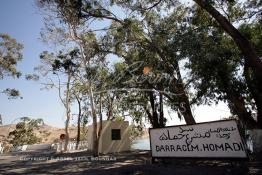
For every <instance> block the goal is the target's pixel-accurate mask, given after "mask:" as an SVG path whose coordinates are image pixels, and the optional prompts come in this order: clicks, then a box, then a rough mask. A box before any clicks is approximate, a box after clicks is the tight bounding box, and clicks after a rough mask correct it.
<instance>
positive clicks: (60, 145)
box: [51, 141, 88, 152]
mask: <svg viewBox="0 0 262 175" xmlns="http://www.w3.org/2000/svg"><path fill="white" fill-rule="evenodd" d="M64 145H65V143H64V142H63V143H54V144H52V145H51V147H52V148H53V149H55V150H56V152H61V151H63V150H64ZM87 148H88V143H87V141H80V142H79V145H78V150H85V149H87ZM67 150H68V151H75V150H76V142H69V143H68V146H67Z"/></svg>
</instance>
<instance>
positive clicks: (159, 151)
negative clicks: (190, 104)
mask: <svg viewBox="0 0 262 175" xmlns="http://www.w3.org/2000/svg"><path fill="white" fill-rule="evenodd" d="M149 135H150V146H151V152H152V157H199V158H200V157H201V158H208V157H210V158H211V157H212V158H246V157H247V154H246V151H245V145H244V143H243V142H242V139H241V136H240V134H239V130H238V127H237V123H236V121H235V120H225V121H216V122H209V123H200V124H196V125H183V126H172V127H166V128H154V129H152V128H151V129H150V130H149Z"/></svg>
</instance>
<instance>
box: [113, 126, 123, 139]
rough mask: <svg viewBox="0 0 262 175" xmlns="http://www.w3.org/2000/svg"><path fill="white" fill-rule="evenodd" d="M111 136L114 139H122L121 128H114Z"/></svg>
mask: <svg viewBox="0 0 262 175" xmlns="http://www.w3.org/2000/svg"><path fill="white" fill-rule="evenodd" d="M111 136H112V137H111V138H112V140H121V133H120V129H112V131H111Z"/></svg>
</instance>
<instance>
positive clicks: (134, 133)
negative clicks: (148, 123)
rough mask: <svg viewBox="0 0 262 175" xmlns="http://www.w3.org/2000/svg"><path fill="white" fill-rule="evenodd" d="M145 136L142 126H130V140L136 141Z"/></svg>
mask: <svg viewBox="0 0 262 175" xmlns="http://www.w3.org/2000/svg"><path fill="white" fill-rule="evenodd" d="M143 134H144V131H143V127H142V126H141V125H135V124H132V125H130V139H131V141H132V140H135V139H137V138H139V137H141V136H142V135H143Z"/></svg>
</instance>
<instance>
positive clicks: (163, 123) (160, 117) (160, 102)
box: [159, 93, 165, 127]
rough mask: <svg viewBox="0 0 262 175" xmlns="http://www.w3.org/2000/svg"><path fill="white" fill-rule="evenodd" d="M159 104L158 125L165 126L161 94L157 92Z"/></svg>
mask: <svg viewBox="0 0 262 175" xmlns="http://www.w3.org/2000/svg"><path fill="white" fill-rule="evenodd" d="M159 104H160V109H159V125H160V127H164V126H165V119H164V109H163V94H162V93H160V94H159Z"/></svg>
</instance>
